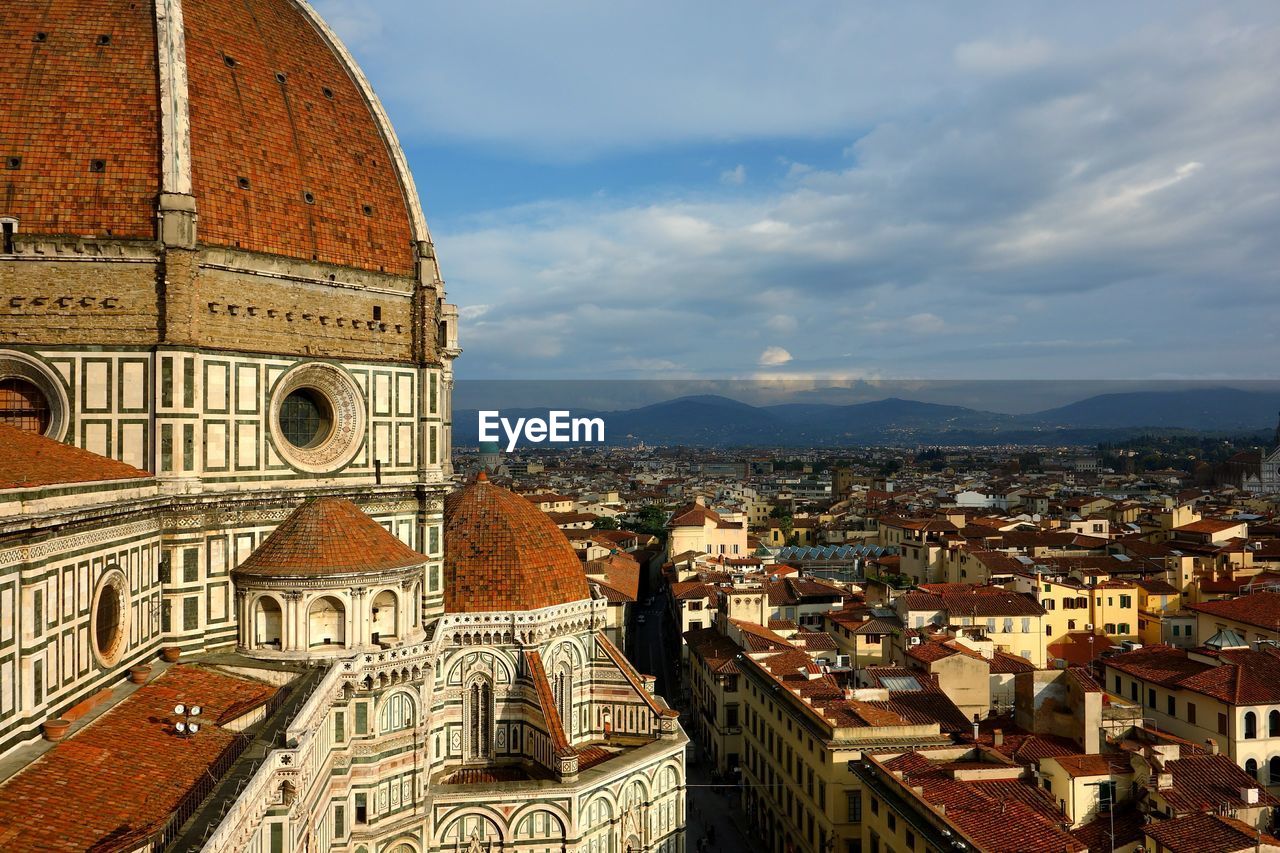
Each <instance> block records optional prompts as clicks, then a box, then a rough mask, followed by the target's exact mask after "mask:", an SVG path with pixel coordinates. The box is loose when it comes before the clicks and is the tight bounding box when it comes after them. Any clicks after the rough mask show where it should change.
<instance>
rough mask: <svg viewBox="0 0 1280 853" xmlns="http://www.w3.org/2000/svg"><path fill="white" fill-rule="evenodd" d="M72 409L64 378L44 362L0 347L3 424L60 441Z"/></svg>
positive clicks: (0, 410)
mask: <svg viewBox="0 0 1280 853" xmlns="http://www.w3.org/2000/svg"><path fill="white" fill-rule="evenodd" d="M70 409H71V406H70V405H69V403H68V401H67V392H66V388H65V387H64V385H63V382H62V379H61V378H60V377H59V376H58V375H57V374H55V373H54V372H53V371H52V370H50V369H49V368H48V367H47V366H46V365H45V364H44V363H43V362H41V361H40V360H39V359H36V358H33V357H32V356H29V355H27V354H26V353H21V352H14V351H12V350H0V424H7V425H8V426H11V427H16V428H17V429H20V430H24V431H26V432H33V433H37V434H40V435H46V436H48V437H49V438H52V439H55V440H57V441H61V440H62V438H63V436H64V435H66V432H67V412H68V411H70Z"/></svg>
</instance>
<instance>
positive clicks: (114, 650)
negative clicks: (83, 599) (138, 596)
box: [89, 569, 129, 666]
mask: <svg viewBox="0 0 1280 853" xmlns="http://www.w3.org/2000/svg"><path fill="white" fill-rule="evenodd" d="M126 589H127V582H126V580H125V576H124V573H123V572H121V571H120V570H119V569H113V570H111V571H109V572H107V574H106V575H104V576H103V579H102V581H101V582H100V583H99V584H98V590H97V593H96V594H95V595H94V598H93V613H92V616H91V618H90V624H89V634H90V636H91V637H92V639H93V653H94V656H95V657H96V658H97V659H98V662H99V663H101V664H102V665H103V666H114V665H115V664H116V663H118V662H119V661H120V658H121V657H122V656H123V655H124V651H125V647H126V646H127V645H128V631H127V628H128V622H127V620H126V618H125V614H126V613H127V612H128V607H129V605H128V601H127V600H126V598H125V590H126Z"/></svg>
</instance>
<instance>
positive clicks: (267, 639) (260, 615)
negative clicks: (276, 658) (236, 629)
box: [253, 595, 284, 649]
mask: <svg viewBox="0 0 1280 853" xmlns="http://www.w3.org/2000/svg"><path fill="white" fill-rule="evenodd" d="M283 630H284V616H283V613H282V612H281V610H280V602H278V601H276V600H275V598H273V597H272V596H269V595H264V596H262V597H261V598H259V599H258V601H257V603H256V604H255V605H254V608H253V632H254V639H253V643H254V645H255V646H257V647H258V648H262V647H263V646H270V647H272V648H276V649H278V648H280V647H281V636H282V634H283Z"/></svg>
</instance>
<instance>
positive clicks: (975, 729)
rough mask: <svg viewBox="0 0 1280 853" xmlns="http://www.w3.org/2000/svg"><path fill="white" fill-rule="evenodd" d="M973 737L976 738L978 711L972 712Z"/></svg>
mask: <svg viewBox="0 0 1280 853" xmlns="http://www.w3.org/2000/svg"><path fill="white" fill-rule="evenodd" d="M973 739H974V740H977V739H978V712H977V711H974V712H973Z"/></svg>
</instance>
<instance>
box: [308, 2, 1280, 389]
mask: <svg viewBox="0 0 1280 853" xmlns="http://www.w3.org/2000/svg"><path fill="white" fill-rule="evenodd" d="M320 5H321V8H322V11H325V12H328V13H331V14H332V13H335V12H336V13H337V14H338V19H337V20H336V21H335V24H336V25H337V26H338V28H339V30H340V31H341V32H342V33H343V34H344V35H346V36H347V37H348V38H349V39H350V40H351V42H352V45H353V47H354V48H355V49H356V51H357V53H358V54H359V55H360V56H361V58H362V59H363V60H364V61H365V63H366V66H367V68H368V70H369V71H370V73H371V75H372V76H373V77H374V81H375V85H376V86H377V87H378V89H379V91H380V92H382V93H383V95H384V96H385V100H386V101H387V102H388V104H389V106H390V108H391V110H392V114H393V118H394V119H395V120H396V121H397V126H398V128H399V130H400V132H401V135H402V138H403V139H404V140H406V141H407V142H409V143H411V144H410V148H411V150H412V147H413V144H417V145H420V146H423V147H424V148H425V149H426V150H431V146H433V145H449V144H458V143H464V144H467V145H477V146H483V147H484V150H486V151H488V150H494V151H499V152H501V154H502V155H503V156H504V157H511V158H513V160H515V161H520V162H525V161H529V160H535V161H536V160H537V159H538V158H548V157H554V158H560V159H572V158H574V157H587V158H589V157H592V156H596V155H600V154H605V153H607V154H609V155H610V156H618V157H620V158H623V159H621V160H619V161H617V162H621V163H625V162H627V161H626V160H625V156H636V157H639V156H641V155H638V154H635V151H636V150H637V149H643V150H645V151H648V152H650V154H649V155H647V156H651V157H652V158H654V159H652V160H648V161H644V162H643V164H642V165H643V166H645V167H649V168H653V167H654V166H655V165H656V166H659V167H662V166H665V165H666V161H665V160H663V159H662V158H664V157H666V156H668V155H669V154H671V152H675V154H674V155H671V156H678V155H679V154H680V153H681V152H685V151H687V150H689V149H690V148H691V147H692V148H696V150H697V152H698V153H697V157H696V159H694V160H693V162H694V163H695V164H696V169H697V170H698V171H697V174H698V178H697V180H698V181H699V182H700V183H701V184H705V183H706V181H705V175H706V174H707V173H708V172H709V173H710V174H712V175H714V174H715V172H714V171H711V167H709V166H708V165H707V164H709V163H717V162H718V163H721V164H725V163H737V164H739V165H738V166H736V167H735V168H734V169H731V170H728V171H727V172H726V173H725V174H726V175H727V176H733V175H735V174H737V175H740V176H741V177H742V178H743V179H744V181H745V179H746V178H747V174H748V172H750V181H749V182H746V183H745V184H744V185H743V186H744V187H747V188H743V189H740V188H739V187H738V185H736V184H733V183H732V182H729V183H727V184H726V185H725V186H724V187H711V188H710V189H708V188H707V187H705V186H701V187H699V189H698V190H697V191H693V190H683V189H681V187H680V186H679V185H678V184H675V185H664V186H663V187H662V188H661V189H660V190H659V189H655V190H653V191H651V192H647V193H637V192H635V191H634V190H630V191H628V190H627V189H626V188H625V187H623V188H622V189H621V190H619V189H618V188H616V187H609V188H608V189H609V191H608V192H602V193H599V194H590V193H589V192H588V191H586V190H582V191H580V192H579V194H578V197H576V198H573V197H571V198H560V199H554V200H546V201H543V202H540V203H538V204H531V205H520V206H513V207H509V208H498V209H494V210H490V211H488V212H486V213H485V214H484V215H483V216H474V217H472V218H470V219H468V220H466V221H463V220H460V219H452V220H449V219H440V218H436V217H433V219H432V226H433V234H434V236H435V239H436V243H437V247H438V249H439V252H440V256H441V262H442V265H443V267H444V271H445V273H446V275H447V277H448V280H449V287H450V298H451V299H452V300H454V301H457V302H459V303H460V304H461V305H463V306H464V307H465V310H466V312H467V313H465V314H464V318H465V322H464V323H463V327H462V329H461V335H462V343H463V346H464V347H465V348H466V355H465V356H464V358H463V359H462V360H461V361H460V362H459V364H458V367H459V371H460V372H462V373H464V374H468V375H494V374H497V375H508V374H511V373H519V372H521V371H536V372H538V373H540V374H541V375H555V376H565V377H580V376H622V377H630V376H633V375H636V373H637V372H640V371H644V370H645V369H652V370H655V371H656V370H676V369H682V370H688V371H691V372H693V373H696V374H698V375H702V376H738V375H743V374H744V373H745V372H754V371H755V370H756V368H757V367H759V366H765V367H770V366H773V367H776V366H777V364H773V365H764V363H763V360H762V355H761V354H760V347H761V343H760V341H759V337H758V336H759V334H761V333H763V334H766V335H767V336H768V340H770V341H771V342H772V345H771V347H770V349H773V348H776V349H778V350H781V351H782V352H784V353H785V352H787V350H788V349H790V350H795V351H797V352H803V354H804V356H803V362H802V366H803V367H804V369H805V370H807V371H811V372H812V373H814V374H819V373H821V374H824V375H845V374H852V373H858V374H860V375H861V374H865V373H873V374H875V375H886V376H891V377H897V376H931V377H937V376H946V377H955V376H957V375H974V374H975V373H976V374H978V375H983V376H1046V375H1048V376H1079V375H1086V374H1087V375H1107V376H1125V375H1128V376H1144V375H1154V374H1156V373H1157V372H1160V371H1168V369H1169V368H1168V364H1169V363H1170V361H1171V358H1172V357H1175V356H1176V358H1178V359H1183V360H1185V358H1186V357H1188V355H1187V351H1186V349H1185V336H1186V335H1188V334H1192V335H1195V336H1196V339H1197V346H1196V348H1195V350H1194V353H1192V354H1191V356H1190V357H1191V358H1192V359H1193V360H1194V361H1195V362H1197V363H1196V364H1191V365H1188V366H1187V368H1186V369H1187V370H1188V371H1193V370H1195V371H1199V372H1201V373H1204V374H1205V375H1209V374H1212V373H1214V372H1223V371H1225V372H1227V373H1232V372H1235V374H1236V375H1245V374H1247V373H1249V372H1251V371H1257V372H1260V371H1262V370H1264V369H1265V366H1266V365H1267V364H1274V363H1275V361H1276V359H1277V358H1280V332H1278V331H1277V329H1275V328H1273V325H1274V324H1273V323H1271V322H1268V318H1269V317H1273V316H1274V306H1275V303H1276V302H1277V301H1280V273H1278V272H1277V271H1278V270H1280V245H1277V241H1275V239H1274V234H1275V233H1276V231H1277V228H1280V196H1277V195H1276V194H1274V193H1270V192H1267V191H1266V188H1268V187H1272V186H1276V185H1277V184H1278V183H1280V153H1278V151H1277V146H1276V145H1275V139H1276V138H1280V90H1277V89H1276V87H1274V85H1273V83H1272V81H1274V80H1275V79H1277V78H1278V77H1280V53H1278V52H1277V51H1276V50H1275V47H1274V46H1275V45H1276V44H1278V43H1280V4H1274V3H1261V2H1248V0H1245V2H1240V3H1233V4H1230V5H1229V6H1227V5H1219V6H1215V7H1213V8H1212V9H1208V8H1207V7H1204V6H1201V5H1198V4H1194V3H1183V2H1177V0H1169V2H1160V3H1156V2H1145V0H1134V2H1132V3H1125V4H1119V5H1116V4H1106V5H1104V4H1101V3H1088V2H1085V3H1078V4H1054V5H1052V6H1048V5H1045V4H1015V5H1014V6H1001V7H1000V8H999V9H997V8H996V7H995V6H994V5H993V6H991V7H986V6H983V5H981V4H979V5H976V6H974V5H970V6H966V7H965V8H964V10H963V11H957V12H950V11H939V10H940V9H948V8H949V7H937V6H932V5H928V4H919V5H917V4H916V3H914V2H911V0H906V2H904V3H903V4H861V5H858V4H845V3H824V2H820V1H819V2H816V3H814V4H806V6H805V12H804V13H803V14H798V13H796V12H795V10H794V9H791V8H789V7H788V8H786V9H785V10H782V11H777V10H775V9H774V8H773V7H771V6H769V5H762V6H760V7H756V8H753V9H752V10H750V11H744V12H743V13H742V14H741V15H738V16H735V17H734V20H732V21H725V20H724V19H723V18H724V16H723V15H719V14H711V13H709V12H704V11H702V10H698V9H693V10H690V9H688V8H687V7H686V6H678V7H677V6H675V5H665V4H663V3H661V2H658V3H647V4H643V6H641V5H640V4H636V5H634V6H632V5H629V4H625V3H624V4H623V5H621V6H618V5H615V4H610V5H609V6H608V7H607V8H606V7H604V6H595V5H582V4H574V3H570V2H568V0H549V2H548V4H546V5H545V6H540V7H538V8H537V9H533V8H530V9H528V10H525V9H521V8H519V7H516V8H515V9H514V10H513V11H511V13H510V14H509V15H508V14H506V13H504V14H503V15H501V16H495V15H494V14H493V13H492V7H489V6H486V5H485V4H484V2H480V3H479V4H478V5H472V4H455V5H453V6H442V7H439V8H433V9H432V13H431V14H432V18H433V26H432V33H431V35H430V36H429V47H430V48H431V49H430V50H427V51H423V50H420V49H418V47H417V44H416V41H415V40H416V39H417V38H419V37H420V36H419V34H418V32H417V31H414V30H413V28H405V27H399V26H395V25H393V24H392V23H390V22H394V21H396V20H397V15H400V14H406V15H407V14H409V13H408V12H406V11H405V10H408V9H410V7H409V6H408V5H407V3H406V2H405V0H387V2H383V3H379V4H357V5H355V6H352V5H350V4H338V3H337V2H336V0H328V2H321V4H320ZM414 8H415V9H416V7H414ZM1100 12H1105V15H1100V14H1099V13H1100ZM414 14H417V13H416V12H414ZM682 16H687V17H688V22H687V23H688V26H687V27H674V28H673V27H672V21H673V20H675V19H676V18H681V19H682V21H683V18H682ZM495 20H501V24H498V25H495V24H494V21H495ZM664 28H667V29H673V30H676V31H678V32H676V33H675V36H674V40H673V41H670V42H664V44H666V45H667V48H668V52H669V57H670V62H664V63H660V64H655V63H653V62H652V61H651V57H650V56H649V55H648V49H647V48H641V47H635V46H633V45H632V42H635V44H636V45H645V44H646V40H645V38H644V36H645V34H646V33H650V32H656V31H658V30H661V29H664ZM584 33H588V34H590V37H584ZM513 68H516V69H519V73H512V69H513ZM584 68H589V69H591V70H592V73H590V74H584V73H583V71H582V70H583V69H584ZM739 143H750V146H749V147H751V150H753V151H756V152H757V154H758V152H759V150H763V151H764V152H765V153H764V154H763V155H760V156H759V159H750V157H751V156H752V155H751V154H747V153H743V150H742V149H740V148H732V146H735V145H738V144H739ZM722 144H723V145H725V146H728V147H730V148H731V149H732V153H730V152H714V153H712V154H706V153H705V151H704V150H703V149H704V148H705V147H710V148H712V149H714V148H715V146H717V145H722ZM846 144H847V146H848V147H847V159H846V160H845V161H836V162H832V157H833V156H834V155H832V156H830V157H828V156H824V155H822V154H821V153H818V151H817V149H822V148H824V147H825V148H826V149H829V150H830V151H832V152H834V151H835V150H837V149H838V148H839V147H842V146H844V145H846ZM662 146H671V147H669V148H663V147H662ZM628 152H630V154H628ZM704 154H705V156H704ZM521 158H524V160H523V161H522V160H521ZM609 162H610V168H612V163H613V162H614V161H609ZM802 164H803V165H802ZM555 168H560V165H559V164H558V165H557V166H556V167H555ZM620 168H621V167H620ZM716 168H718V167H716ZM739 170H741V171H739ZM555 174H557V175H558V174H559V173H555ZM594 174H595V173H592V175H593V180H594ZM641 174H642V175H643V174H648V172H643V171H641ZM476 180H477V182H482V181H483V180H485V177H484V176H483V175H478V176H477V177H476ZM673 180H677V179H673ZM422 183H423V184H424V191H425V193H426V195H427V200H428V202H430V187H429V186H425V184H426V182H425V181H424V182H422ZM594 189H595V186H594V185H593V186H592V190H594ZM1241 306H1250V310H1241ZM1268 309H1271V310H1268ZM1206 328H1208V329H1213V328H1218V329H1221V328H1230V329H1231V330H1232V333H1231V334H1230V335H1216V336H1215V335H1202V334H1197V330H1203V329H1206ZM801 335H803V337H800V336H801ZM1071 340H1078V341H1082V342H1089V344H1088V346H1084V347H1081V348H1080V351H1079V352H1077V353H1074V354H1072V357H1071V358H1070V359H1065V358H1063V354H1064V353H1067V352H1069V349H1068V348H1066V347H1065V345H1064V344H1063V342H1065V341H1071ZM1241 340H1248V341H1249V342H1250V352H1249V357H1248V358H1247V359H1243V358H1242V357H1241V355H1240V350H1239V342H1240V341H1241ZM768 351H769V350H766V353H768ZM788 358H789V355H788ZM854 358H856V359H857V360H858V364H857V365H851V364H850V361H851V359H854ZM787 363H788V362H785V361H784V362H779V363H778V364H787ZM680 366H683V367H682V368H681V367H680ZM787 371H788V372H800V371H799V370H798V366H797V365H796V364H794V363H790V364H789V365H788V368H787ZM765 372H768V371H765Z"/></svg>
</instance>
